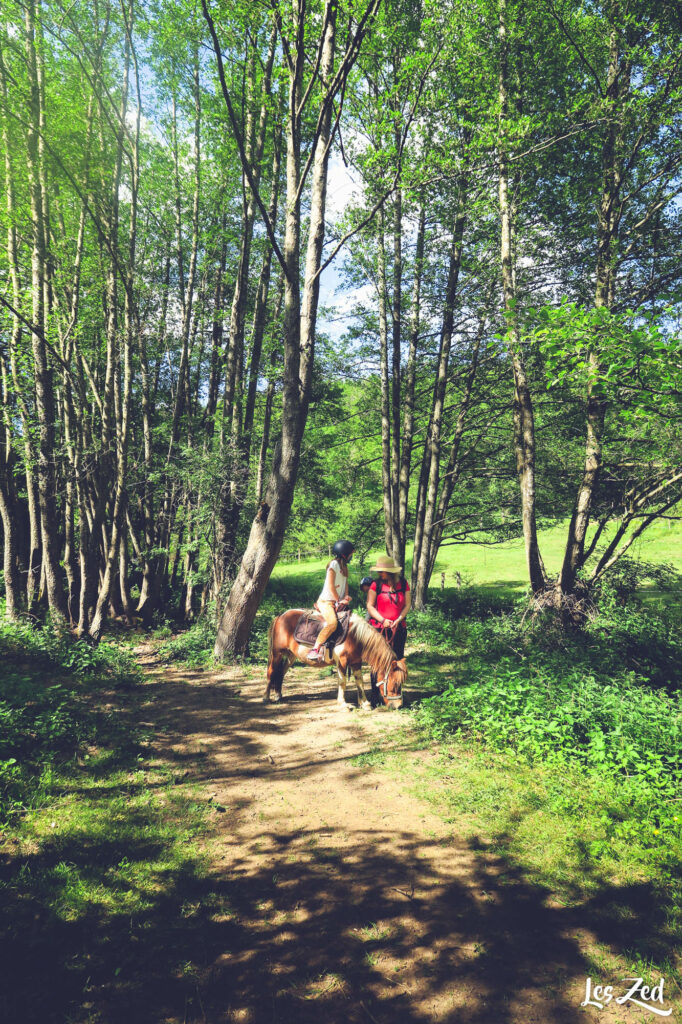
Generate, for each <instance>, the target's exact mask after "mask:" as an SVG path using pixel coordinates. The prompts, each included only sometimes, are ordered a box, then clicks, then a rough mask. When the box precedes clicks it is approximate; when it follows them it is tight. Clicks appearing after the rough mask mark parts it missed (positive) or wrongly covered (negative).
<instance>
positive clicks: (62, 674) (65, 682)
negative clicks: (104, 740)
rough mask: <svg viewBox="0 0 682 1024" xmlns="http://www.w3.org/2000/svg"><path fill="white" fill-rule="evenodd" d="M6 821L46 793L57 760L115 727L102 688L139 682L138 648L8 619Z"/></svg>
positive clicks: (1, 653) (0, 715)
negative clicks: (96, 695)
mask: <svg viewBox="0 0 682 1024" xmlns="http://www.w3.org/2000/svg"><path fill="white" fill-rule="evenodd" d="M0 659H2V662H3V681H2V682H3V685H2V692H1V693H0V823H2V822H4V821H7V820H8V819H9V818H11V817H13V816H16V815H17V814H19V813H22V812H23V811H24V810H25V809H26V808H28V807H34V806H37V805H38V804H40V803H41V801H42V800H43V799H44V798H45V796H46V793H47V790H48V788H49V785H50V779H51V778H52V777H53V774H54V770H55V768H56V767H57V766H59V765H63V764H66V763H68V762H73V761H74V759H75V758H76V757H77V756H78V755H79V753H80V752H81V750H82V749H83V747H84V745H85V744H87V743H93V742H96V741H97V740H98V738H99V736H100V735H101V734H103V733H105V732H108V731H110V728H111V726H112V721H111V720H110V719H111V716H110V715H108V714H107V713H106V712H102V711H100V710H99V709H98V708H96V707H95V706H94V703H93V701H92V692H93V689H95V688H96V687H98V686H102V685H103V684H104V685H107V686H112V685H115V686H121V685H127V684H130V683H132V682H135V681H137V679H138V678H139V676H140V670H139V668H138V667H137V665H136V664H135V662H134V660H133V657H132V655H131V654H130V652H128V651H125V650H121V649H119V648H118V647H116V646H115V645H113V644H110V643H106V644H99V645H98V646H93V645H92V644H90V643H89V642H88V641H85V640H73V638H72V637H71V635H70V634H68V633H67V634H64V633H61V634H60V633H57V632H55V631H54V630H52V629H51V628H50V626H49V625H47V626H45V627H43V628H35V627H32V626H30V625H28V624H25V623H3V624H0Z"/></svg>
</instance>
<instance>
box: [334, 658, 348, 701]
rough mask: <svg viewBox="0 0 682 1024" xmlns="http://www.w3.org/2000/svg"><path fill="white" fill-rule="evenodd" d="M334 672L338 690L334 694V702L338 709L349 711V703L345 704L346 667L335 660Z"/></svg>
mask: <svg viewBox="0 0 682 1024" xmlns="http://www.w3.org/2000/svg"><path fill="white" fill-rule="evenodd" d="M336 674H337V676H338V679H339V692H338V694H337V695H336V703H337V706H338V708H339V710H340V711H350V705H348V704H346V669H345V667H344V668H341V665H340V664H339V663H338V661H337V662H336Z"/></svg>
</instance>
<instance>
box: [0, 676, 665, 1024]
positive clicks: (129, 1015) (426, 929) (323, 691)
mask: <svg viewBox="0 0 682 1024" xmlns="http://www.w3.org/2000/svg"><path fill="white" fill-rule="evenodd" d="M320 684H321V685H320V686H319V688H318V690H317V691H315V693H314V695H313V697H312V698H309V699H308V701H307V703H303V702H300V701H299V702H296V701H295V700H292V701H290V703H289V704H288V706H287V707H286V708H284V709H280V708H272V707H263V706H262V705H259V704H257V703H256V702H255V701H246V700H241V701H240V698H239V694H238V693H237V691H236V689H235V688H234V687H232V689H231V688H230V685H228V687H227V690H226V688H225V687H224V686H223V685H219V684H216V685H215V686H212V685H210V684H206V685H204V686H202V687H201V693H200V694H199V693H197V690H196V688H194V689H193V688H192V687H191V685H190V684H189V683H187V682H186V681H184V680H183V679H182V678H180V679H178V680H176V682H175V685H172V686H167V685H166V686H164V684H162V682H161V681H157V682H152V683H151V684H150V685H149V686H148V687H147V692H148V694H149V700H148V701H147V705H148V707H147V708H146V709H145V713H148V714H149V718H150V725H149V727H150V728H156V729H158V730H159V733H158V736H157V743H156V745H157V748H158V750H159V751H160V752H161V753H162V754H163V756H164V757H165V758H172V757H175V759H176V763H177V764H178V765H183V764H185V763H186V764H188V765H190V764H193V765H194V769H193V771H192V781H198V782H201V781H208V780H209V779H211V780H218V779H219V780H221V781H222V782H223V783H224V784H227V785H233V786H235V797H234V801H233V803H232V805H231V806H230V807H228V808H227V809H226V810H225V813H224V814H222V815H218V814H217V813H216V817H215V818H214V820H218V817H219V818H220V823H221V827H220V844H219V849H218V855H217V858H216V857H214V858H213V859H212V861H211V862H210V863H209V862H208V861H204V860H202V859H201V858H200V857H199V855H198V854H197V853H196V852H194V851H193V850H192V848H188V852H187V857H186V859H185V860H184V861H183V862H181V863H180V864H178V865H177V866H176V867H175V868H174V869H173V870H163V871H160V872H159V873H158V876H157V877H156V878H155V879H154V885H152V886H147V887H146V888H145V892H144V901H143V904H142V906H143V909H139V905H138V904H137V903H136V904H135V905H136V906H138V909H136V910H135V911H133V912H119V913H116V914H112V913H111V912H107V910H106V909H105V908H106V891H107V887H108V886H109V885H110V884H111V878H112V873H113V872H115V870H116V868H117V865H120V864H121V862H125V861H127V862H129V863H130V864H135V863H138V862H143V861H144V862H149V861H153V859H154V857H155V856H156V855H157V854H158V852H159V851H158V849H157V848H156V846H155V843H154V842H153V841H149V840H146V839H145V821H144V817H143V816H142V817H141V818H140V819H139V820H137V821H134V822H133V821H131V822H129V823H128V824H130V826H131V827H130V828H129V829H127V830H126V831H124V832H122V833H121V834H120V835H119V836H118V838H116V839H115V840H112V839H111V837H109V836H107V835H104V834H102V833H101V832H100V831H94V830H93V831H92V833H91V834H87V833H86V832H84V831H83V830H81V831H80V832H79V833H78V834H74V835H68V834H67V835H62V836H55V837H54V838H49V837H48V838H47V839H45V840H44V841H43V842H42V845H41V846H40V847H39V848H38V849H36V850H35V851H33V852H31V853H27V854H26V855H25V856H24V857H23V858H22V860H21V861H19V862H18V861H17V858H16V857H10V856H6V857H4V859H2V860H1V861H0V881H2V882H3V883H4V893H5V897H6V903H5V906H4V908H3V911H4V913H3V918H2V923H1V924H0V930H1V932H0V939H1V942H2V948H1V949H0V965H1V969H2V974H3V975H4V978H2V980H1V988H0V1018H2V1019H4V1020H7V1021H8V1022H12V1024H14V1022H16V1024H34V1022H35V1024H65V1022H69V1024H138V1022H139V1024H157V1022H158V1024H161V1022H164V1024H180V1022H183V1024H195V1022H196V1024H199V1022H202V1024H223V1022H225V1024H227V1022H232V1021H234V1022H239V1021H241V1022H247V1024H389V1022H391V1024H393V1022H399V1024H426V1022H435V1021H438V1022H444V1024H460V1022H461V1024H465V1022H466V1024H574V1022H575V1024H578V1022H582V1021H584V1019H585V1010H584V1009H581V1008H580V1005H579V1003H580V999H581V998H582V994H583V993H584V984H585V978H586V976H587V975H588V974H591V973H593V964H592V963H591V961H590V959H589V955H588V954H587V953H586V952H585V950H586V943H585V941H584V936H585V935H586V934H587V935H589V936H592V937H593V938H595V939H597V940H599V941H600V942H603V943H606V944H607V945H609V946H611V948H612V949H613V950H614V951H615V952H618V951H622V950H624V949H633V948H637V949H638V951H640V953H641V955H642V957H643V958H646V957H650V958H652V959H654V960H657V961H660V960H661V959H663V958H664V957H665V955H666V954H667V953H668V952H669V948H670V941H671V940H670V936H669V934H668V933H667V931H666V925H665V918H664V910H663V900H662V898H661V895H660V893H654V892H652V891H651V888H650V887H648V886H646V885H633V886H624V887H616V886H613V885H611V884H609V883H608V882H607V881H606V880H603V879H599V878H598V876H597V875H596V874H595V873H593V877H592V882H593V886H594V890H595V892H596V895H594V896H593V897H592V898H590V899H588V900H585V899H584V898H581V897H580V895H579V894H578V893H576V899H577V900H579V902H578V905H576V906H574V907H572V908H567V907H562V906H558V905H556V903H555V902H553V901H552V900H551V898H550V894H549V893H548V892H547V890H546V889H545V888H543V887H542V886H541V885H539V884H537V883H535V882H534V881H533V879H532V878H531V877H529V876H528V874H527V873H525V872H524V870H523V869H522V867H520V866H518V865H515V864H514V863H513V861H512V860H511V859H508V860H504V859H501V858H494V857H491V856H490V855H489V854H488V853H487V852H486V848H485V845H484V844H483V843H477V842H471V843H470V844H464V843H463V842H460V841H458V840H457V839H456V838H452V837H449V836H445V837H441V838H433V837H432V836H429V835H428V834H425V833H423V832H422V833H419V832H417V831H415V830H408V829H405V830H400V829H395V827H394V823H393V822H389V823H388V824H387V826H386V828H385V829H383V830H381V829H379V830H377V829H368V828H367V827H366V825H365V824H364V823H363V820H362V818H363V813H362V806H359V808H358V811H359V813H358V822H357V825H356V827H353V828H350V829H348V828H346V829H337V828H333V827H332V828H327V827H324V828H323V826H320V827H319V828H311V827H308V826H304V825H303V824H302V823H301V822H300V821H298V820H297V819H296V818H293V817H292V818H291V819H289V820H288V821H287V819H286V817H282V819H281V820H282V822H283V827H282V828H280V829H273V828H268V827H267V826H266V825H265V824H264V825H263V832H262V834H260V835H257V838H254V831H253V827H252V825H251V827H250V828H249V830H248V831H247V830H246V829H245V826H244V824H243V822H244V811H245V803H247V802H248V801H246V800H244V799H242V797H241V791H240V790H239V789H237V788H236V787H238V786H239V778H240V777H243V776H247V775H248V776H249V777H250V778H257V777H258V775H259V773H261V772H262V773H265V772H267V773H268V774H269V775H270V776H272V775H273V774H275V775H276V773H277V771H278V767H277V766H276V765H274V766H273V764H267V765H266V764H262V763H261V760H259V759H263V758H265V759H267V736H268V734H269V732H272V731H276V732H277V734H278V735H279V736H281V735H282V733H283V732H285V731H286V730H293V728H294V727H295V722H296V719H297V717H298V716H299V715H300V714H301V713H302V709H303V708H306V707H308V708H310V707H311V706H312V707H313V708H314V709H315V708H319V707H320V706H323V705H326V704H327V703H328V701H329V700H330V699H333V697H334V695H335V688H332V687H329V686H327V684H326V681H325V680H324V679H321V680H320ZM294 696H295V694H294ZM298 696H300V694H298ZM170 721H175V723H176V728H177V729H178V730H179V731H181V732H182V733H183V734H184V735H185V737H186V738H187V741H188V744H189V746H188V747H187V748H186V749H185V750H184V751H181V752H177V751H176V752H175V753H173V750H172V749H170V747H169V746H168V743H167V741H166V739H165V738H164V736H165V735H166V734H165V733H163V731H162V730H163V728H165V727H166V726H167V725H168V723H169V722H170ZM321 721H322V722H323V721H324V720H323V719H322V720H321ZM322 727H323V726H321V728H322ZM212 736H213V737H217V738H220V740H221V742H220V743H218V744H216V746H215V747H211V748H210V749H207V750H203V751H202V749H201V744H202V742H204V741H206V742H207V741H208V739H210V738H211V737H212ZM311 753H313V754H314V751H311V750H310V749H304V748H303V747H301V748H300V749H297V748H296V747H295V745H294V747H293V748H292V750H291V758H290V761H289V764H288V766H287V768H286V771H287V772H288V773H291V772H293V773H294V775H295V777H296V778H297V779H298V780H300V782H301V783H302V782H303V781H304V780H306V779H307V780H308V785H310V784H312V785H313V786H315V785H316V784H317V780H318V775H317V773H318V771H319V770H320V769H321V766H322V764H321V761H320V759H318V758H316V757H315V756H313V757H311V756H310V755H311ZM337 761H338V763H337V765H336V770H337V771H338V784H339V786H349V785H351V784H355V785H357V784H358V780H359V779H360V780H361V782H362V783H364V784H366V785H367V788H366V789H365V790H364V798H365V799H366V801H367V803H368V805H369V802H370V801H371V802H372V803H376V802H377V801H380V800H381V793H380V792H378V791H377V790H376V789H374V788H372V787H371V786H369V785H368V784H367V782H366V779H367V777H366V776H363V775H362V772H361V769H359V768H357V767H355V766H354V765H353V763H352V758H351V757H349V756H348V757H347V756H345V755H344V754H343V753H342V752H340V753H339V755H338V758H337ZM328 765H329V759H328V758H327V759H326V760H325V762H324V766H325V768H327V767H328ZM83 798H84V799H87V794H84V796H83ZM249 811H250V812H251V816H252V818H253V816H254V815H257V813H258V808H257V807H250V808H249ZM214 813H215V812H214ZM134 814H137V815H140V814H141V812H139V811H135V812H132V811H131V817H132V816H133V815H134ZM284 826H286V827H284ZM497 838H498V841H499V840H500V837H497ZM502 838H504V837H502ZM220 858H222V860H221V859H220ZM60 864H75V865H78V866H79V867H80V869H81V871H83V872H86V873H88V875H89V878H90V881H91V883H92V884H94V885H95V888H96V889H97V891H98V892H100V893H101V896H102V898H101V901H100V903H99V904H98V905H96V906H92V907H91V908H90V909H85V910H83V911H82V912H81V913H80V914H79V915H78V916H77V917H76V919H74V920H69V919H66V918H64V917H60V916H59V915H58V913H57V911H56V909H55V907H57V906H58V905H59V902H58V899H57V896H58V895H59V894H58V892H57V887H58V884H59V882H58V879H59V865H60ZM32 878H34V879H40V878H43V879H45V878H51V879H52V880H53V882H52V888H44V887H43V888H41V886H40V885H37V884H36V885H32V883H31V879H32ZM133 885H134V884H133V883H131V886H133ZM131 895H134V893H131ZM579 934H581V935H582V936H583V939H581V938H580V937H579ZM669 1019H671V1018H669Z"/></svg>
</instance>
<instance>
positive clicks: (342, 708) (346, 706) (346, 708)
mask: <svg viewBox="0 0 682 1024" xmlns="http://www.w3.org/2000/svg"><path fill="white" fill-rule="evenodd" d="M336 706H337V708H338V709H339V711H345V712H348V711H352V710H353V709H352V707H351V706H350V704H346V703H345V702H344V703H343V704H341V702H339V703H338V704H337V705H336Z"/></svg>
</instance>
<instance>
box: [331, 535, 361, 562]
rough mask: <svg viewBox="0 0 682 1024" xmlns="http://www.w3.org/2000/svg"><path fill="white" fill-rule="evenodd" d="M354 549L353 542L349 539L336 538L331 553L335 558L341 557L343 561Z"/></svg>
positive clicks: (346, 559)
mask: <svg viewBox="0 0 682 1024" xmlns="http://www.w3.org/2000/svg"><path fill="white" fill-rule="evenodd" d="M354 551H355V544H352V543H351V542H350V541H349V540H337V542H336V544H335V545H334V547H333V548H332V554H333V555H335V556H336V557H337V558H343V560H344V562H347V561H348V559H349V558H350V556H351V555H352V554H353V552H354Z"/></svg>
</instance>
